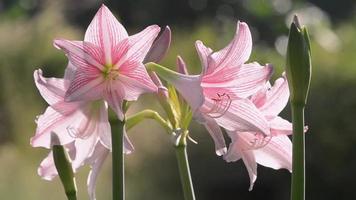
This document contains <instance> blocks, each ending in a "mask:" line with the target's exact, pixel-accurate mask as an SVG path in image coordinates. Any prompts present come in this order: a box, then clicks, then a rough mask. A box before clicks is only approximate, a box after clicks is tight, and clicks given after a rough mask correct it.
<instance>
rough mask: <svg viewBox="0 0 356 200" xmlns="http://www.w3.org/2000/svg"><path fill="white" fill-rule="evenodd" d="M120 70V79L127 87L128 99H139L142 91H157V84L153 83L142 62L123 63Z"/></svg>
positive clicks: (126, 97)
mask: <svg viewBox="0 0 356 200" xmlns="http://www.w3.org/2000/svg"><path fill="white" fill-rule="evenodd" d="M119 70H120V72H119V73H120V75H119V79H118V80H119V81H120V82H121V83H122V86H123V87H124V88H125V89H124V91H125V99H126V100H129V101H133V100H137V98H138V97H139V96H140V95H141V94H142V93H148V92H157V86H156V85H155V84H154V83H153V81H152V79H151V78H150V76H149V75H148V73H147V71H146V69H145V66H144V65H143V64H142V63H137V62H132V63H127V64H124V65H122V67H121V68H120V69H119ZM114 87H115V86H114Z"/></svg>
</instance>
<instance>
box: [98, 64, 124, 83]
mask: <svg viewBox="0 0 356 200" xmlns="http://www.w3.org/2000/svg"><path fill="white" fill-rule="evenodd" d="M102 73H103V76H104V78H105V79H106V80H117V79H118V77H119V74H120V73H119V70H118V69H116V68H113V65H105V69H104V70H103V71H102Z"/></svg>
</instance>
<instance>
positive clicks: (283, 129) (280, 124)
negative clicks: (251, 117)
mask: <svg viewBox="0 0 356 200" xmlns="http://www.w3.org/2000/svg"><path fill="white" fill-rule="evenodd" d="M269 123H270V127H271V134H272V135H273V136H278V135H292V134H293V126H292V123H290V122H289V121H287V120H285V119H283V118H281V117H279V116H277V117H274V118H273V119H271V120H269Z"/></svg>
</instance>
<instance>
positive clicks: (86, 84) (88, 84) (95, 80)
mask: <svg viewBox="0 0 356 200" xmlns="http://www.w3.org/2000/svg"><path fill="white" fill-rule="evenodd" d="M104 83H105V79H104V78H103V77H102V76H98V77H91V76H88V75H86V74H85V73H84V72H83V70H77V71H76V73H75V77H74V79H73V80H72V81H71V83H70V85H69V88H68V90H67V92H66V95H65V100H66V101H80V100H84V101H89V100H97V99H101V98H102V93H103V91H104V86H105V84H104Z"/></svg>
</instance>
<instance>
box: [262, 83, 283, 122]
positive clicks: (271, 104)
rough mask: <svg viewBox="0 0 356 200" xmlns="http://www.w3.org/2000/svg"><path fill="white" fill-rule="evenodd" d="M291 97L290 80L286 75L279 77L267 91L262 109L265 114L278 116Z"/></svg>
mask: <svg viewBox="0 0 356 200" xmlns="http://www.w3.org/2000/svg"><path fill="white" fill-rule="evenodd" d="M288 99H289V88H288V82H287V79H286V78H285V77H282V78H279V79H277V80H276V81H275V82H274V85H273V86H272V88H271V89H270V90H268V91H267V93H266V101H265V103H264V104H263V105H262V106H261V107H260V110H261V111H262V112H263V113H265V115H271V116H276V115H278V114H279V113H280V112H281V111H282V110H283V109H284V108H285V107H286V105H287V103H288Z"/></svg>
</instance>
